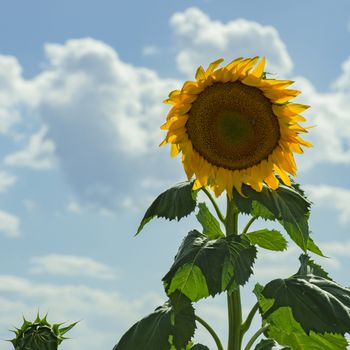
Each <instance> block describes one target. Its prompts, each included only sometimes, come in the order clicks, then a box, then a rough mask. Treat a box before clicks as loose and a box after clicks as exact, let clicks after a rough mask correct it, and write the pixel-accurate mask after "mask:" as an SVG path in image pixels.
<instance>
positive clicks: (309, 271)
mask: <svg viewBox="0 0 350 350" xmlns="http://www.w3.org/2000/svg"><path fill="white" fill-rule="evenodd" d="M299 261H300V264H301V266H300V269H299V271H298V272H297V275H315V276H319V277H323V278H325V279H328V280H331V281H332V279H331V278H330V277H329V275H328V272H326V271H325V270H324V269H323V268H322V266H321V265H318V264H316V263H315V262H314V261H313V260H311V258H310V257H309V256H308V255H307V254H302V255H300V257H299Z"/></svg>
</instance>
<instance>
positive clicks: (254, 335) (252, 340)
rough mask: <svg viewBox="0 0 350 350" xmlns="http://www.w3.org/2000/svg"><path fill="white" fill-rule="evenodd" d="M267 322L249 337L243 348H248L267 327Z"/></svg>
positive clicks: (247, 349)
mask: <svg viewBox="0 0 350 350" xmlns="http://www.w3.org/2000/svg"><path fill="white" fill-rule="evenodd" d="M269 326H270V325H269V324H267V325H265V326H263V327H261V328H260V329H259V330H258V331H257V332H256V333H254V334H253V336H252V337H251V338H250V340H249V342H248V343H247V345H246V347H245V348H244V350H250V348H251V347H252V345H253V344H254V342H255V341H256V340H257V339H258V338H259V337H260V335H261V334H263V333H264V332H265V331H266V330H267V329H268V328H269Z"/></svg>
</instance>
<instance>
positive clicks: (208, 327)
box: [195, 315, 224, 350]
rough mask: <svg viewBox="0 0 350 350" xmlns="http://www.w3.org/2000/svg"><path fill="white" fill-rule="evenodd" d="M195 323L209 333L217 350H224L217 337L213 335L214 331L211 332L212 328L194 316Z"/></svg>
mask: <svg viewBox="0 0 350 350" xmlns="http://www.w3.org/2000/svg"><path fill="white" fill-rule="evenodd" d="M195 319H196V321H198V323H200V324H201V325H202V326H203V327H204V328H205V329H206V330H207V331H208V332H209V333H210V335H211V336H212V337H213V339H214V341H215V344H216V346H217V347H218V350H224V347H223V346H222V344H221V341H220V338H219V337H218V335H217V334H216V333H215V331H214V330H213V328H211V326H210V325H209V324H208V323H207V322H205V321H204V320H203V319H202V318H200V317H199V316H197V315H196V316H195Z"/></svg>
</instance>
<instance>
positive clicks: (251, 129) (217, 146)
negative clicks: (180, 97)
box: [186, 82, 280, 170]
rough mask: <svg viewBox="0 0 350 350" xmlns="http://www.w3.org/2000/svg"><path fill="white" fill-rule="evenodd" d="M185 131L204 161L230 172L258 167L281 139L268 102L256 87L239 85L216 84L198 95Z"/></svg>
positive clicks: (276, 121) (277, 124) (235, 83)
mask: <svg viewBox="0 0 350 350" xmlns="http://www.w3.org/2000/svg"><path fill="white" fill-rule="evenodd" d="M186 128H187V133H188V136H189V138H190V140H191V142H192V144H193V147H194V149H195V150H196V151H197V152H198V153H199V154H200V155H201V156H202V157H203V158H205V159H206V160H207V161H208V162H209V163H211V164H213V165H216V166H219V167H223V168H227V169H230V170H238V169H246V168H249V167H251V166H254V165H256V164H259V163H260V162H261V161H262V160H264V159H266V158H267V157H268V156H269V154H270V153H271V152H272V151H273V150H274V149H275V147H276V146H277V144H278V141H279V139H280V132H279V123H278V120H277V117H276V116H275V114H274V113H273V111H272V105H271V102H270V100H269V99H268V98H266V97H265V96H264V95H263V93H262V92H261V91H260V90H259V89H258V88H255V87H251V86H247V85H244V84H242V83H240V82H229V83H215V84H213V85H212V86H209V87H207V88H206V89H205V90H204V91H203V92H201V93H200V94H199V95H198V98H197V99H196V100H195V101H194V102H193V104H192V107H191V109H190V111H189V118H188V121H187V123H186Z"/></svg>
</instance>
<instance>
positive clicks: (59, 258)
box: [30, 254, 116, 280]
mask: <svg viewBox="0 0 350 350" xmlns="http://www.w3.org/2000/svg"><path fill="white" fill-rule="evenodd" d="M30 264H31V267H30V272H31V273H35V274H43V273H46V274H53V275H61V276H86V277H93V278H99V279H106V280H109V279H115V278H116V275H115V273H114V272H113V270H112V269H111V268H110V267H109V266H107V265H105V264H102V263H100V262H97V261H95V260H93V259H92V258H89V257H83V256H75V255H59V254H49V255H45V256H35V257H32V258H31V259H30Z"/></svg>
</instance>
